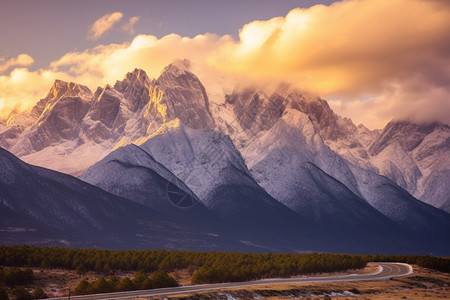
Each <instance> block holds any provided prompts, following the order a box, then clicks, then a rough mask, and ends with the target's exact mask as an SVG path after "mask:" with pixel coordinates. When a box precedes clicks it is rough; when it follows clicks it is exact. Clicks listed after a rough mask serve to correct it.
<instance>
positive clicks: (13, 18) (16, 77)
mask: <svg viewBox="0 0 450 300" xmlns="http://www.w3.org/2000/svg"><path fill="white" fill-rule="evenodd" d="M0 28H1V29H0V118H7V117H8V115H10V113H11V112H12V111H14V112H22V111H28V110H30V109H31V107H32V106H33V105H34V104H35V103H36V102H37V101H38V100H39V99H40V98H43V97H44V96H45V94H46V93H47V92H48V90H49V88H50V87H51V85H52V83H53V81H54V80H55V79H57V78H58V79H62V80H67V81H74V82H78V83H81V84H85V85H87V86H89V88H91V89H95V88H96V87H97V86H102V85H105V84H114V82H115V81H116V80H118V79H121V78H123V77H124V75H125V74H126V72H129V71H131V70H133V69H134V68H142V69H144V70H145V71H146V72H147V73H148V74H149V76H151V77H157V76H158V74H159V73H160V72H161V70H162V69H163V68H164V66H166V65H168V64H170V63H171V62H173V61H174V60H176V59H184V58H187V59H189V60H190V61H191V62H192V66H193V71H195V73H196V74H197V75H198V76H199V77H200V79H201V80H203V79H205V81H207V80H208V79H209V80H211V78H223V77H224V76H225V77H233V78H239V79H241V80H247V81H248V82H249V83H257V84H266V83H267V82H268V81H270V82H289V83H291V84H293V85H295V86H297V87H298V88H301V89H303V90H305V91H308V92H312V93H315V94H317V95H319V96H321V97H322V98H324V99H326V100H328V101H329V103H330V105H331V107H332V108H333V109H334V110H335V112H337V113H338V114H340V115H342V116H345V117H350V118H352V120H353V121H354V122H355V123H356V124H358V123H363V124H364V125H366V126H367V127H369V128H371V129H374V128H382V127H383V126H385V124H386V123H387V122H389V121H390V120H392V119H408V120H413V121H417V122H430V121H441V122H444V123H447V124H449V123H450V38H449V36H450V1H447V0H389V1H386V0H343V1H325V0H324V1H310V0H303V1H301V0H297V1H295V0H279V1H264V0H245V1H243V0H240V1H219V0H189V1H182V0H178V1H175V0H166V1H162V0H161V1H152V0H149V1H138V0H130V1H114V0H96V1H59V0H57V1H56V0H40V1H22V0H15V1H10V0H0Z"/></svg>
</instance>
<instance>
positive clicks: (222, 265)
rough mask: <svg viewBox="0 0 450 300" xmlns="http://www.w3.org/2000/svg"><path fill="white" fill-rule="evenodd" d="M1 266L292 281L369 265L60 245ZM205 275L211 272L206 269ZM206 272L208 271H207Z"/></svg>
mask: <svg viewBox="0 0 450 300" xmlns="http://www.w3.org/2000/svg"><path fill="white" fill-rule="evenodd" d="M0 265H4V266H18V267H25V266H27V267H38V268H44V269H45V268H61V269H70V270H77V272H78V273H79V274H83V273H85V272H87V271H95V272H97V273H99V274H105V275H109V274H110V273H111V272H114V271H116V270H117V271H119V270H120V271H128V272H132V271H136V272H137V271H143V272H146V273H153V272H155V271H158V270H162V271H165V272H171V271H175V270H180V269H188V270H190V271H191V272H192V273H193V272H195V271H199V270H200V269H201V268H202V267H211V268H213V269H215V270H218V272H219V273H223V271H224V270H229V274H226V275H223V276H222V275H221V276H222V277H223V278H227V280H229V279H232V280H233V281H237V280H249V279H258V278H264V277H274V276H277V277H278V276H281V277H288V276H291V275H296V274H308V273H321V272H337V271H342V270H347V269H357V268H363V267H364V266H365V265H366V261H365V260H364V258H363V257H362V256H359V255H345V254H326V253H323V254H318V253H307V254H290V253H288V254H278V253H238V252H197V251H173V250H126V251H123V250H97V249H75V248H60V247H35V246H0ZM203 271H205V270H203ZM203 271H202V272H203Z"/></svg>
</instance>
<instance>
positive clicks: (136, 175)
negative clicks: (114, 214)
mask: <svg viewBox="0 0 450 300" xmlns="http://www.w3.org/2000/svg"><path fill="white" fill-rule="evenodd" d="M80 179H82V180H84V181H86V182H89V183H91V184H93V185H96V186H98V187H100V188H102V189H104V190H105V191H108V192H110V193H113V194H115V195H118V196H121V197H124V198H127V199H130V200H132V201H135V202H138V203H141V204H143V205H145V206H148V207H150V208H152V209H154V210H156V211H159V212H163V213H169V214H170V215H176V216H178V217H182V216H191V217H192V218H200V219H202V218H208V216H205V214H210V213H209V211H208V209H206V207H205V206H204V205H203V204H202V203H201V202H200V200H199V199H198V198H197V196H195V194H194V193H192V191H191V190H190V189H189V188H188V187H187V186H186V185H184V184H183V183H182V182H181V181H179V180H178V178H177V177H176V176H175V175H173V174H172V173H171V172H170V171H169V170H167V169H166V168H165V167H164V166H162V165H161V164H160V163H158V162H157V161H155V159H154V158H153V157H152V156H151V155H150V154H148V153H147V152H145V151H144V150H143V149H141V148H140V147H138V146H136V145H134V144H131V145H127V146H125V147H121V148H118V149H117V150H115V151H113V152H111V153H110V154H109V155H107V156H106V157H105V158H103V159H102V160H100V161H99V162H97V163H96V164H94V165H93V166H92V167H90V168H89V169H88V170H87V171H86V172H84V173H83V174H82V175H81V176H80ZM169 185H176V186H177V188H178V189H179V191H178V192H179V193H183V194H186V195H187V196H188V197H189V198H192V199H191V200H193V203H192V206H189V207H186V208H184V207H177V206H176V205H175V204H174V203H172V202H171V199H170V198H169V196H170V195H169V194H168V188H169ZM202 214H203V216H202Z"/></svg>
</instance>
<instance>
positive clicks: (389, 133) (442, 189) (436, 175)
mask: <svg viewBox="0 0 450 300" xmlns="http://www.w3.org/2000/svg"><path fill="white" fill-rule="evenodd" d="M368 149H369V153H370V155H371V162H372V163H373V164H374V165H375V166H376V167H377V168H378V170H379V173H380V174H382V175H384V176H386V177H388V178H390V179H392V180H393V181H394V182H396V183H397V184H398V185H400V186H401V187H403V188H405V189H406V190H408V191H409V192H410V193H411V194H412V195H414V196H415V197H416V198H418V199H421V200H422V201H424V202H426V203H428V204H431V205H433V206H435V207H438V208H441V209H443V210H445V211H447V212H450V184H449V183H450V151H449V149H450V127H449V126H448V125H445V124H441V123H432V124H423V125H420V124H414V123H411V122H390V123H389V124H388V125H386V127H385V128H384V130H383V132H382V133H381V135H380V136H379V137H378V138H377V139H376V140H375V141H374V142H373V143H372V144H371V145H370V146H369V148H368Z"/></svg>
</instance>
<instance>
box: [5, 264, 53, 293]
mask: <svg viewBox="0 0 450 300" xmlns="http://www.w3.org/2000/svg"><path fill="white" fill-rule="evenodd" d="M33 281H34V275H33V271H32V270H31V269H30V268H25V269H20V268H9V269H6V270H4V269H3V268H0V300H8V299H9V294H10V295H12V296H13V297H14V299H16V300H32V299H42V298H47V295H46V294H45V293H44V291H43V290H42V289H41V288H36V289H34V291H33V292H32V293H30V292H29V291H28V290H27V289H25V288H24V287H23V286H27V285H30V284H32V283H33ZM8 288H9V289H8ZM8 291H9V294H8Z"/></svg>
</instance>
